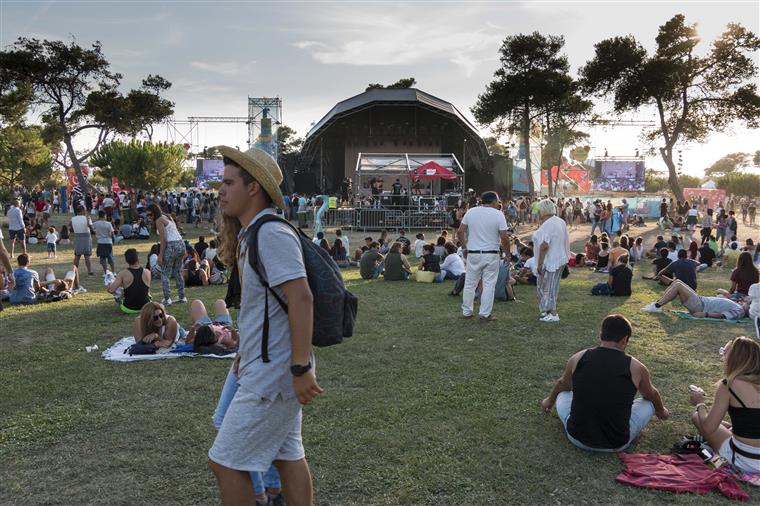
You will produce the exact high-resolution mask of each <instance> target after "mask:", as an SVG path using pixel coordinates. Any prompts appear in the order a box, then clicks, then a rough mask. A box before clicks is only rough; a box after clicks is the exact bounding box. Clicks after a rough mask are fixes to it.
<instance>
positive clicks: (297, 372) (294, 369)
mask: <svg viewBox="0 0 760 506" xmlns="http://www.w3.org/2000/svg"><path fill="white" fill-rule="evenodd" d="M309 371H311V362H309V363H308V364H306V365H299V364H296V365H291V366H290V372H291V373H292V374H293V376H303V375H304V374H306V373H307V372H309Z"/></svg>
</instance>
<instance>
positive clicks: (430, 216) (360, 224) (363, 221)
mask: <svg viewBox="0 0 760 506" xmlns="http://www.w3.org/2000/svg"><path fill="white" fill-rule="evenodd" d="M448 218H449V213H448V212H447V211H433V210H419V209H417V208H411V209H407V210H399V209H373V208H362V209H353V208H350V209H346V208H342V209H328V210H327V211H326V212H325V215H324V217H323V218H322V220H323V223H324V225H325V226H328V227H341V228H354V229H361V230H382V229H393V230H398V229H401V228H406V229H416V228H423V229H424V228H432V229H441V228H444V227H446V226H448Z"/></svg>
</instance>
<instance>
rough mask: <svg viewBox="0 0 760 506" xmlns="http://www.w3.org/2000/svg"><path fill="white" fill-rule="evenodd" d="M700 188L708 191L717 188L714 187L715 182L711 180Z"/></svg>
mask: <svg viewBox="0 0 760 506" xmlns="http://www.w3.org/2000/svg"><path fill="white" fill-rule="evenodd" d="M701 187H702V188H705V189H708V190H714V189H715V188H717V187H716V186H715V182H714V181H712V180H710V181H706V182H705V183H704V184H703V185H702V186H701Z"/></svg>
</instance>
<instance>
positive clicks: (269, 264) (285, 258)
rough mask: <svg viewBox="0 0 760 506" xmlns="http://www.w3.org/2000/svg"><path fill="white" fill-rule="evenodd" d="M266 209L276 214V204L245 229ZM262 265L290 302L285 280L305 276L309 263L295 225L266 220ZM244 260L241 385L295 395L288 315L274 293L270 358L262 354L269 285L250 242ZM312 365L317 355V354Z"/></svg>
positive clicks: (272, 395) (270, 395) (272, 394)
mask: <svg viewBox="0 0 760 506" xmlns="http://www.w3.org/2000/svg"><path fill="white" fill-rule="evenodd" d="M264 214H274V209H271V208H270V209H265V210H264V211H261V212H260V213H259V214H257V215H256V216H255V217H254V218H253V220H252V221H251V223H249V224H248V226H246V227H245V228H244V229H243V230H242V231H241V232H240V236H239V237H240V239H241V240H243V239H244V237H245V232H246V230H248V227H250V226H251V225H252V224H253V223H254V222H255V221H256V220H257V219H259V218H260V217H262V216H263V215H264ZM258 248H259V265H260V267H261V270H262V271H263V272H262V275H263V276H264V278H265V279H267V280H268V282H269V285H270V286H272V287H274V291H275V292H276V293H277V295H279V296H280V298H282V299H283V301H284V302H286V303H287V298H286V297H285V294H284V293H283V292H282V290H280V288H278V286H279V285H281V284H283V283H285V282H287V281H291V280H294V279H299V278H305V277H306V268H305V267H304V262H303V253H302V251H301V244H300V242H299V240H298V237H297V236H296V234H295V232H293V230H292V229H291V228H290V227H289V226H287V225H285V224H284V223H276V222H270V223H266V224H264V225H262V227H261V229H260V230H259V235H258ZM238 265H239V266H242V276H243V279H242V282H241V288H242V295H241V298H240V311H239V312H238V329H239V333H240V347H239V348H238V350H239V352H240V368H239V381H240V386H241V388H243V389H245V390H247V391H251V392H254V393H255V394H257V395H260V396H261V397H263V398H266V399H269V400H274V399H276V398H277V396H278V395H279V396H281V397H282V398H283V399H290V398H292V397H295V391H294V390H293V375H292V374H291V372H290V357H291V340H290V321H289V320H288V315H287V313H286V312H285V311H283V309H282V308H281V307H280V305H279V304H278V302H277V299H275V298H274V296H272V294H271V293H270V294H269V347H268V350H269V360H270V361H269V362H268V363H264V362H263V361H262V360H261V339H262V327H263V323H264V295H265V293H266V292H265V291H266V289H265V288H264V286H263V285H262V284H261V283H260V281H259V278H258V276H257V275H256V273H255V272H254V270H253V269H252V268H251V265H250V264H249V263H248V245H247V243H246V242H245V241H244V242H242V243H241V244H240V256H239V257H238ZM311 361H312V366H313V365H314V358H313V357H312V359H311Z"/></svg>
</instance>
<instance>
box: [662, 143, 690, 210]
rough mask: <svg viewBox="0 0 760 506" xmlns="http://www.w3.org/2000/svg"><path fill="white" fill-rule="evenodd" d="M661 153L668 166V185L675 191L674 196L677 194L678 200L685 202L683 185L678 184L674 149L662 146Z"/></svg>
mask: <svg viewBox="0 0 760 506" xmlns="http://www.w3.org/2000/svg"><path fill="white" fill-rule="evenodd" d="M660 155H662V159H663V161H664V162H665V165H667V166H668V185H669V186H670V191H672V192H673V196H675V198H676V200H677V201H680V202H683V201H684V200H685V199H684V198H683V190H682V189H681V185H680V184H678V173H677V172H676V164H675V163H673V151H672V150H668V149H666V148H660Z"/></svg>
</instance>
